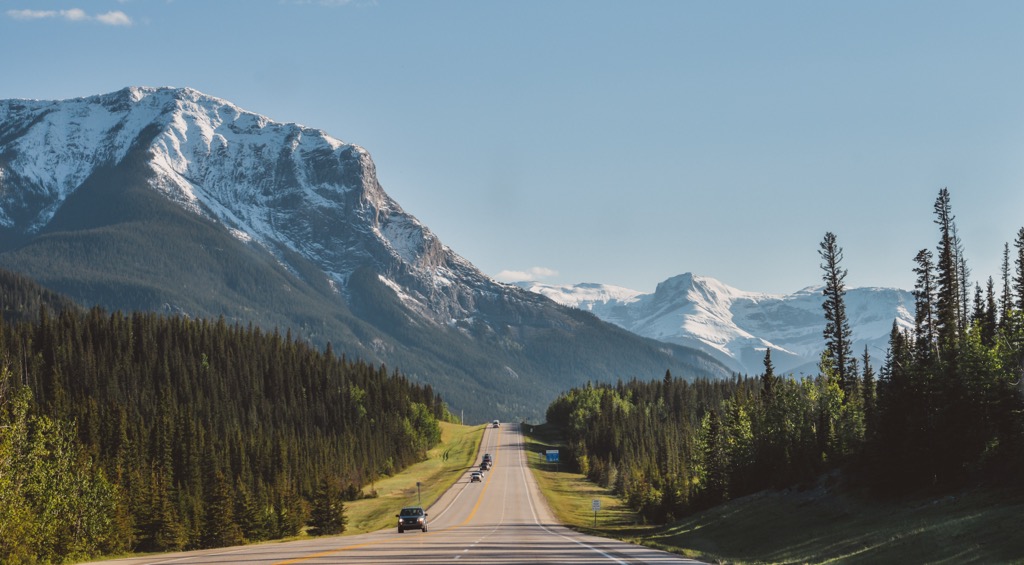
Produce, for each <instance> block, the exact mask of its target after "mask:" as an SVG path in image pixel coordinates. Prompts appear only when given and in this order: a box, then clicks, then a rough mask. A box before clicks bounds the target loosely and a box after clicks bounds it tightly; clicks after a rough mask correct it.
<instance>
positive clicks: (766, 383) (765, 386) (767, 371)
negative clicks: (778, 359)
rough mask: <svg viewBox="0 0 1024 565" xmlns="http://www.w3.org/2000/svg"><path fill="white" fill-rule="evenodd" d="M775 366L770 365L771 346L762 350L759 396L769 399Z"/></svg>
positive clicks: (772, 392) (772, 387)
mask: <svg viewBox="0 0 1024 565" xmlns="http://www.w3.org/2000/svg"><path fill="white" fill-rule="evenodd" d="M776 378H777V377H776V376H775V366H774V365H772V348H770V347H769V348H766V349H765V350H764V373H762V374H761V397H762V398H764V399H766V400H770V399H771V398H772V396H773V394H774V389H775V380H776Z"/></svg>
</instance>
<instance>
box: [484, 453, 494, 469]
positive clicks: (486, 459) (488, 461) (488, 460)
mask: <svg viewBox="0 0 1024 565" xmlns="http://www.w3.org/2000/svg"><path fill="white" fill-rule="evenodd" d="M483 462H484V463H486V464H487V466H488V467H490V466H491V465H494V459H491V454H490V453H484V461H483Z"/></svg>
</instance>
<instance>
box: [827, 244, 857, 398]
mask: <svg viewBox="0 0 1024 565" xmlns="http://www.w3.org/2000/svg"><path fill="white" fill-rule="evenodd" d="M818 255H819V256H820V257H821V260H822V263H821V270H822V280H823V281H824V282H825V288H824V289H823V290H822V295H823V296H824V297H825V300H824V301H823V302H822V304H821V307H822V309H823V310H824V311H825V330H824V332H823V335H824V337H825V353H824V355H823V356H822V360H823V361H824V363H823V365H825V364H826V363H827V364H828V365H830V366H823V367H822V371H823V372H825V373H828V372H829V371H831V372H832V373H833V374H834V375H835V378H836V380H837V381H838V383H839V387H840V389H842V391H843V393H844V394H845V395H846V399H847V400H848V399H849V396H850V395H851V394H853V392H854V391H855V390H856V378H857V371H856V369H855V363H856V358H855V357H854V356H853V345H852V332H851V330H850V321H849V319H847V317H846V303H845V299H844V297H845V296H846V282H845V281H846V269H844V268H842V266H841V264H842V262H843V248H841V247H839V244H838V243H837V242H836V236H835V234H834V233H832V232H828V233H826V234H825V239H823V240H822V242H821V245H820V249H819V250H818Z"/></svg>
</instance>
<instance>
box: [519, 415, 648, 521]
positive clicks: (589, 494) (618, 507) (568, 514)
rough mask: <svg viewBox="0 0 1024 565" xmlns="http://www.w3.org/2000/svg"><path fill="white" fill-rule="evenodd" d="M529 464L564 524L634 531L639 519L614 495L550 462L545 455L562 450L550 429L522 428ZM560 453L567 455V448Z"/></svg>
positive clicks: (542, 427) (552, 508)
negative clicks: (597, 505)
mask: <svg viewBox="0 0 1024 565" xmlns="http://www.w3.org/2000/svg"><path fill="white" fill-rule="evenodd" d="M523 430H524V432H525V434H524V435H525V437H526V445H527V462H528V463H529V466H530V469H531V470H532V471H533V476H534V477H536V478H537V482H538V483H539V485H540V490H541V492H543V493H544V497H545V498H546V499H547V501H548V506H550V507H551V510H552V512H554V514H555V517H556V518H558V519H559V521H561V522H562V523H563V524H565V525H567V526H569V527H571V528H574V529H577V530H580V531H584V532H593V533H597V534H599V535H609V533H611V532H635V531H636V529H637V525H638V520H639V517H638V516H637V514H636V513H635V512H633V511H632V510H631V509H630V508H629V507H628V506H626V504H624V503H623V502H622V500H621V499H619V498H618V497H617V496H615V494H614V493H613V492H612V491H611V490H609V489H606V488H602V487H601V486H600V485H597V484H595V483H592V482H590V481H589V480H587V478H586V477H585V476H583V475H580V474H579V473H573V472H569V471H567V470H566V466H565V465H564V464H559V465H556V464H555V463H548V462H547V459H546V457H545V455H544V452H545V451H546V450H548V449H560V446H559V444H558V435H557V432H556V431H555V430H552V429H551V427H550V426H547V425H539V426H530V425H528V424H525V425H524V426H523ZM561 451H562V452H563V453H564V452H565V449H564V448H562V449H561ZM594 500H600V501H601V509H600V510H599V511H598V513H597V527H596V529H595V527H594V511H593V510H592V508H593V507H592V505H591V504H592V501H594Z"/></svg>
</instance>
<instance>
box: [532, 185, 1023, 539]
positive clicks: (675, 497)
mask: <svg viewBox="0 0 1024 565" xmlns="http://www.w3.org/2000/svg"><path fill="white" fill-rule="evenodd" d="M934 212H935V222H936V224H937V226H938V228H939V242H938V245H937V246H936V248H935V250H934V253H933V251H932V250H931V249H923V250H921V251H920V252H919V253H918V254H917V255H916V257H915V259H914V261H915V267H914V272H915V274H916V275H917V279H916V284H915V289H914V296H915V323H914V325H913V327H911V328H902V327H900V326H899V325H898V324H897V323H896V322H895V321H894V322H893V328H892V331H891V334H890V339H889V347H888V351H887V352H886V354H885V357H884V359H883V360H882V363H881V368H880V370H879V372H878V373H877V374H876V372H875V370H874V367H873V360H872V358H871V356H870V352H869V351H868V350H867V349H865V351H864V352H863V353H862V354H857V353H855V352H854V351H852V348H851V343H852V332H851V330H850V325H849V320H848V318H847V316H846V309H845V303H844V296H845V293H846V287H845V278H846V274H847V272H846V270H845V269H844V268H843V267H842V260H843V250H842V248H841V247H840V246H839V244H838V240H837V238H836V236H835V235H834V234H832V233H827V234H826V235H825V238H824V239H823V241H822V242H821V244H820V248H819V257H820V258H821V268H822V278H823V281H824V283H825V284H824V287H823V291H822V296H823V301H822V304H823V310H824V314H825V321H826V325H825V328H824V330H823V336H824V338H825V342H826V347H825V350H824V351H823V352H822V356H821V362H820V365H819V368H820V371H819V374H818V375H817V376H816V377H814V378H806V379H803V380H797V379H794V378H791V377H785V376H782V375H777V374H776V373H775V369H774V367H773V365H772V361H771V350H767V351H766V352H765V357H764V372H763V373H762V374H761V375H758V376H756V377H746V376H736V377H735V378H734V379H732V380H729V381H717V382H716V381H707V380H698V381H695V382H687V381H684V380H681V379H677V378H674V377H673V376H672V375H671V373H666V374H665V378H664V380H662V381H660V382H645V381H639V380H633V381H630V382H621V381H620V382H619V383H617V384H615V385H607V384H605V385H588V386H586V387H583V388H576V389H573V390H570V391H568V392H566V393H564V394H562V395H561V396H560V397H559V398H558V399H557V400H555V401H554V402H553V403H552V404H551V405H550V406H549V407H548V409H547V420H548V422H549V423H551V424H554V425H556V426H559V427H561V428H563V429H564V430H565V434H566V438H567V446H566V447H567V452H568V453H567V456H568V457H567V458H568V459H569V461H570V462H572V463H575V464H576V465H577V466H578V468H579V470H580V471H581V472H583V473H585V474H586V475H587V476H588V477H590V478H591V479H592V480H594V481H596V482H598V483H600V484H602V485H605V486H610V487H613V488H614V489H615V491H616V492H617V493H619V494H620V495H622V496H623V497H624V498H625V499H626V500H627V501H628V502H629V503H630V505H631V506H632V507H633V508H634V509H636V510H637V511H638V512H640V513H641V514H642V515H643V516H644V517H645V518H646V519H649V520H653V521H665V520H669V519H671V518H673V517H677V516H680V515H682V514H684V513H686V512H689V511H692V510H694V509H697V508H702V507H707V506H710V505H713V504H717V503H719V502H722V501H725V500H728V499H730V498H734V497H738V496H742V495H745V494H749V493H752V492H756V491H758V490H762V489H765V488H782V487H787V486H793V485H799V484H806V483H808V482H809V481H812V480H814V479H815V478H816V477H819V476H820V475H821V474H822V473H824V472H828V471H830V470H835V469H842V470H843V471H844V473H843V476H844V477H846V478H847V479H848V480H849V481H851V482H853V483H854V484H858V485H861V486H863V487H866V488H869V489H871V490H872V491H873V492H875V493H876V494H878V495H881V496H889V495H895V494H898V493H907V492H915V491H917V492H920V491H922V490H927V491H929V492H948V491H950V490H953V489H956V488H960V487H962V486H963V485H965V484H968V483H969V482H987V483H996V484H1007V483H1010V484H1016V485H1019V484H1020V479H1019V477H1020V476H1022V475H1021V472H1022V471H1024V384H1022V377H1024V228H1021V230H1020V231H1019V232H1018V234H1017V238H1016V240H1015V242H1014V247H1015V249H1016V254H1015V255H1011V252H1010V246H1009V244H1007V245H1006V246H1005V248H1004V254H1003V257H1004V260H1003V267H1002V292H1001V293H999V294H998V295H997V293H996V290H995V289H996V284H995V281H993V279H992V278H989V279H988V280H987V282H986V285H985V287H984V288H982V287H981V285H980V284H977V283H976V284H974V285H973V289H972V287H971V284H970V282H969V276H970V270H969V268H968V267H967V262H966V258H965V255H964V250H963V244H962V241H961V240H960V237H959V235H958V232H957V229H956V223H955V218H954V216H953V214H952V207H951V204H950V195H949V191H948V190H946V189H942V190H941V191H940V192H939V195H938V197H937V199H936V202H935V205H934ZM972 290H973V291H972Z"/></svg>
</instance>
